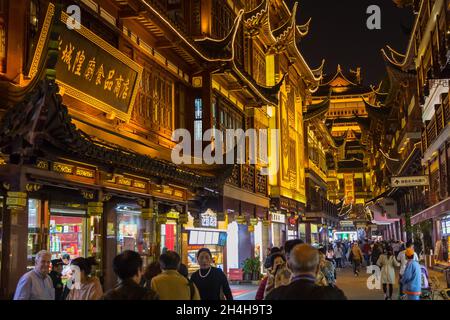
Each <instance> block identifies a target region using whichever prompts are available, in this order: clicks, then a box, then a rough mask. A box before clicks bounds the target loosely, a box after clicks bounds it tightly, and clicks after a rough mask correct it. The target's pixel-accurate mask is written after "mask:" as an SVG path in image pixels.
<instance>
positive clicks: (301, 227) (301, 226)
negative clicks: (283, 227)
mask: <svg viewBox="0 0 450 320" xmlns="http://www.w3.org/2000/svg"><path fill="white" fill-rule="evenodd" d="M298 238H299V239H300V240H302V241H303V242H304V243H308V241H307V234H306V223H304V222H299V223H298Z"/></svg>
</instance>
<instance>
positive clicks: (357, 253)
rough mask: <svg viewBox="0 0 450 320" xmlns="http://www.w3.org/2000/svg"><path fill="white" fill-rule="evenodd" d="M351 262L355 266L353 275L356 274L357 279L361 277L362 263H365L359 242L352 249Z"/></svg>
mask: <svg viewBox="0 0 450 320" xmlns="http://www.w3.org/2000/svg"><path fill="white" fill-rule="evenodd" d="M349 261H351V262H352V264H353V273H354V274H355V277H357V276H358V275H359V271H360V267H361V263H362V261H363V253H362V251H361V249H360V248H359V245H358V243H357V242H355V243H353V246H352V248H351V249H350V256H349Z"/></svg>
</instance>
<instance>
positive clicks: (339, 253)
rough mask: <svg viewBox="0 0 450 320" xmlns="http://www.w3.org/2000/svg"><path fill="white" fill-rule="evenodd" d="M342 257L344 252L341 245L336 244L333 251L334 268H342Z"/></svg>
mask: <svg viewBox="0 0 450 320" xmlns="http://www.w3.org/2000/svg"><path fill="white" fill-rule="evenodd" d="M343 256H344V252H343V250H342V244H341V243H339V242H338V243H337V244H336V249H335V250H334V257H335V259H336V268H338V269H340V268H342V257H343Z"/></svg>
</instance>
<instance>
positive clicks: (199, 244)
mask: <svg viewBox="0 0 450 320" xmlns="http://www.w3.org/2000/svg"><path fill="white" fill-rule="evenodd" d="M226 241H227V233H226V232H220V231H216V230H211V231H210V230H202V229H197V230H195V229H193V230H189V233H188V269H189V273H194V272H195V271H197V270H198V269H199V268H200V266H199V265H198V262H197V252H198V250H200V249H201V248H208V249H209V250H210V251H211V254H212V257H213V265H214V266H216V267H217V268H219V269H222V270H223V268H224V264H223V263H224V262H223V252H224V246H225V244H226Z"/></svg>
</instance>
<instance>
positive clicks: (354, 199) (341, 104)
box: [312, 65, 380, 227]
mask: <svg viewBox="0 0 450 320" xmlns="http://www.w3.org/2000/svg"><path fill="white" fill-rule="evenodd" d="M379 89H380V88H379V87H378V88H377V89H375V88H373V87H367V86H365V85H363V82H362V74H361V69H360V68H356V70H352V69H350V70H349V72H345V71H344V70H343V68H342V67H341V66H340V65H338V66H337V69H336V72H335V73H334V74H331V75H329V76H325V77H324V79H323V80H322V82H321V84H320V87H319V89H318V90H317V91H316V92H315V93H314V94H313V97H312V103H313V104H318V103H320V102H324V101H327V100H329V108H328V110H326V112H325V111H324V112H325V114H324V116H323V120H322V121H323V123H324V127H325V128H326V129H327V130H328V132H329V135H330V136H331V137H332V139H333V141H334V142H333V144H334V146H335V148H333V149H330V150H329V151H328V152H327V153H326V163H327V166H328V167H327V168H328V176H327V183H328V192H327V196H328V198H329V199H330V200H332V201H333V202H334V203H336V204H339V206H340V214H341V218H347V219H352V220H355V221H360V223H361V227H362V226H363V224H365V221H367V220H368V219H367V218H368V217H367V216H366V214H365V212H364V203H365V201H366V200H368V199H370V198H371V197H372V184H371V167H370V164H369V152H370V151H369V144H370V141H371V140H370V137H369V135H370V130H368V129H369V126H370V124H371V121H370V117H371V115H370V114H371V112H372V110H369V109H368V106H367V102H371V103H374V102H375V100H376V97H377V94H378V92H379ZM376 111H378V110H375V111H374V112H376ZM344 213H345V214H344Z"/></svg>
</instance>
